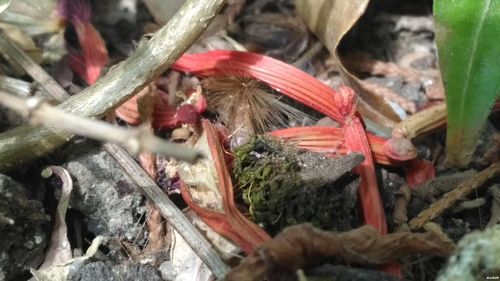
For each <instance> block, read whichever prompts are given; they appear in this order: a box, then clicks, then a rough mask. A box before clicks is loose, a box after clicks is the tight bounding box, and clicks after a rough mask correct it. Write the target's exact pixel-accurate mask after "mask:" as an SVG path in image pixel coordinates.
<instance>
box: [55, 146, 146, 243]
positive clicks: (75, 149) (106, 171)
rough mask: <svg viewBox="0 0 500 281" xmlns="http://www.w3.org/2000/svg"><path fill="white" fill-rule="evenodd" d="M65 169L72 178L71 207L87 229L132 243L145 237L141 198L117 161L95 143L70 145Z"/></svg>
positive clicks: (142, 200) (144, 210)
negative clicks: (82, 217)
mask: <svg viewBox="0 0 500 281" xmlns="http://www.w3.org/2000/svg"><path fill="white" fill-rule="evenodd" d="M68 151H69V152H68V153H65V158H66V159H65V161H64V162H65V163H66V164H64V167H65V168H66V169H68V171H69V172H70V174H71V175H72V177H73V181H74V185H75V186H74V189H73V194H72V195H71V208H74V209H76V210H78V211H80V212H81V213H82V214H84V215H85V216H86V217H87V219H88V224H87V226H88V229H89V230H90V231H91V232H93V233H95V234H99V235H111V236H117V237H120V238H125V239H127V240H129V241H135V240H136V239H137V238H141V237H145V236H144V233H141V231H142V226H141V224H140V223H138V221H139V219H140V218H141V217H143V216H144V215H145V212H146V208H145V206H144V197H143V196H142V195H141V194H140V193H139V191H138V190H136V188H135V185H134V183H133V182H132V181H131V179H130V177H129V176H128V175H127V174H125V173H124V172H123V170H122V169H120V167H119V166H118V164H117V163H116V161H115V160H114V159H112V158H111V156H109V154H108V153H107V152H105V151H103V150H102V149H99V147H98V145H97V144H96V143H94V142H90V141H83V142H81V143H78V145H72V146H70V147H69V148H68Z"/></svg>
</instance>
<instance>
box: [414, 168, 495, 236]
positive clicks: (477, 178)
mask: <svg viewBox="0 0 500 281" xmlns="http://www.w3.org/2000/svg"><path fill="white" fill-rule="evenodd" d="M498 175H500V163H495V164H493V165H491V166H490V167H488V168H486V169H484V170H483V171H481V172H479V173H477V174H476V175H474V176H472V177H471V178H469V179H468V180H466V181H464V182H462V183H461V184H459V185H458V186H457V187H456V188H455V189H453V190H452V191H450V192H448V193H446V194H444V195H443V197H442V198H441V199H439V200H437V201H436V202H434V203H433V204H432V205H431V206H429V208H427V209H426V210H424V211H422V212H420V214H418V215H417V217H415V218H413V219H412V220H411V221H410V228H411V229H413V230H416V229H419V228H422V227H423V226H424V225H425V224H426V223H427V222H429V221H430V220H433V219H435V218H436V217H438V216H440V215H441V214H442V213H443V212H444V211H446V210H447V209H448V208H450V207H451V206H453V205H454V204H455V203H456V202H457V201H458V200H460V199H462V198H465V196H467V194H469V193H470V192H472V191H473V190H474V189H476V188H478V187H480V186H481V185H482V184H484V183H485V182H486V181H487V180H488V179H491V178H493V177H495V176H498Z"/></svg>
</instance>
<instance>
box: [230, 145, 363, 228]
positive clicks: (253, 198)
mask: <svg viewBox="0 0 500 281" xmlns="http://www.w3.org/2000/svg"><path fill="white" fill-rule="evenodd" d="M300 153H304V152H299V151H297V150H296V149H294V148H292V147H290V146H287V145H285V144H284V143H282V142H281V141H279V140H276V139H272V138H269V137H265V136H255V137H253V138H252V139H251V140H250V142H249V143H248V144H246V145H243V146H241V147H239V148H238V149H236V151H235V154H236V159H235V163H234V176H235V179H236V180H235V182H236V183H237V187H238V189H239V190H240V191H241V194H242V197H243V200H244V201H245V203H246V204H248V206H249V212H250V216H251V218H252V219H253V220H254V221H255V222H257V223H260V224H262V225H263V226H264V227H265V229H266V230H267V231H269V232H270V233H271V234H275V233H277V232H279V231H280V230H281V229H283V228H284V227H286V226H289V225H294V224H298V223H303V222H310V223H312V224H313V225H315V226H317V227H320V228H322V229H328V230H339V231H340V230H347V229H350V228H351V227H353V226H355V225H357V224H358V223H359V220H358V216H357V210H356V208H355V207H354V206H353V205H355V200H356V198H355V194H356V189H357V185H356V183H354V189H355V190H354V192H350V194H353V193H354V199H352V200H351V201H353V200H354V203H352V204H350V203H349V204H347V203H346V196H348V194H347V193H346V192H343V189H344V188H345V186H346V185H351V190H352V184H351V183H352V182H353V180H352V179H353V178H352V177H348V179H345V178H344V179H342V180H339V181H336V182H335V184H332V183H327V184H325V180H324V179H320V178H317V179H309V180H307V181H305V180H304V179H303V175H302V174H301V170H302V167H301V164H303V163H301V162H300V161H299V160H298V157H297V155H298V154H300ZM315 155H319V154H315ZM315 159H324V158H321V157H319V156H318V157H316V158H315Z"/></svg>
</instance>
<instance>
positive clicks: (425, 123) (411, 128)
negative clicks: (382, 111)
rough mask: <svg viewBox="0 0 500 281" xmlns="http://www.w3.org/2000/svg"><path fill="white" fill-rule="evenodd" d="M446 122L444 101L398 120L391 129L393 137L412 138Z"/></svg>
mask: <svg viewBox="0 0 500 281" xmlns="http://www.w3.org/2000/svg"><path fill="white" fill-rule="evenodd" d="M445 124H446V103H443V104H439V105H436V106H433V107H429V108H427V109H424V110H422V111H419V112H417V113H415V114H413V115H411V116H410V117H408V118H406V119H405V120H403V121H401V122H399V123H398V124H397V125H396V126H395V127H394V129H393V130H392V136H393V137H404V138H407V139H413V138H415V137H417V136H419V135H420V134H423V133H426V132H429V131H432V130H434V129H437V128H439V127H441V126H444V125H445Z"/></svg>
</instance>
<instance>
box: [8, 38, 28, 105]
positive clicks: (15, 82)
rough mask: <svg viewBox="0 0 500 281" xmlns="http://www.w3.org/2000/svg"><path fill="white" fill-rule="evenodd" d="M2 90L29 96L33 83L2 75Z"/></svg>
mask: <svg viewBox="0 0 500 281" xmlns="http://www.w3.org/2000/svg"><path fill="white" fill-rule="evenodd" d="M0 41H1V40H0ZM0 90H2V91H6V92H8V93H12V94H15V95H18V96H20V97H29V96H30V94H31V90H32V85H31V83H29V82H26V81H24V80H20V79H16V78H12V77H8V76H5V75H0Z"/></svg>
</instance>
